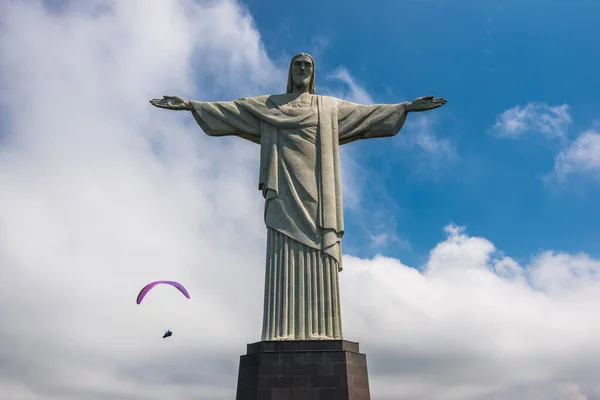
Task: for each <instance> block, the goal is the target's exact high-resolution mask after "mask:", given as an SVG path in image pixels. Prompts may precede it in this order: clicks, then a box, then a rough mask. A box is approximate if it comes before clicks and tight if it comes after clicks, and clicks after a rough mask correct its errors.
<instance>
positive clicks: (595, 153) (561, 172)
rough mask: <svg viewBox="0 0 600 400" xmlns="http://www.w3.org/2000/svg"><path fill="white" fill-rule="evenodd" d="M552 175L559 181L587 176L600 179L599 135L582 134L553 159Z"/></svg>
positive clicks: (587, 132) (591, 132) (596, 133)
mask: <svg viewBox="0 0 600 400" xmlns="http://www.w3.org/2000/svg"><path fill="white" fill-rule="evenodd" d="M554 174H555V176H556V177H557V178H558V179H559V180H564V179H566V178H567V177H568V176H570V175H580V174H589V175H591V176H593V177H595V178H596V179H598V178H599V177H600V133H598V132H596V131H594V130H588V131H585V132H583V133H582V134H581V135H579V137H577V138H576V139H575V140H574V141H573V142H572V143H571V144H570V145H569V146H568V147H566V148H565V149H564V150H563V151H561V152H560V153H559V154H558V155H557V156H556V159H555V163H554Z"/></svg>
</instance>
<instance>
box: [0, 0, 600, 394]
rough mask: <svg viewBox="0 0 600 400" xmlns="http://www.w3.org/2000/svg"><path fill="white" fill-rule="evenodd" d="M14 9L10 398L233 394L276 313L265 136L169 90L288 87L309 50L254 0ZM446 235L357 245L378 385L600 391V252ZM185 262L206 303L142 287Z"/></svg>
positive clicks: (8, 138)
mask: <svg viewBox="0 0 600 400" xmlns="http://www.w3.org/2000/svg"><path fill="white" fill-rule="evenodd" d="M4 4H5V6H4V7H3V13H2V14H1V15H0V25H1V29H2V36H0V79H1V85H0V87H1V89H0V104H1V107H2V115H3V116H4V115H6V116H7V119H3V120H2V122H1V124H2V125H1V130H2V132H3V134H2V136H0V277H1V279H0V319H1V320H2V324H1V325H0V337H1V340H0V398H2V399H8V400H13V399H26V400H45V399H77V400H87V399H124V400H125V399H126V400H133V399H161V400H162V399H165V398H178V399H194V398H203V399H215V400H216V399H230V398H232V397H233V396H234V393H235V385H236V382H237V368H238V361H239V355H240V354H242V353H244V351H245V344H246V343H247V342H252V341H255V340H258V339H259V335H260V325H261V316H262V285H263V277H264V265H263V264H264V248H265V238H264V226H263V221H262V218H261V215H262V207H263V204H262V199H261V197H260V194H259V193H258V191H257V190H256V180H257V175H258V154H259V153H258V147H257V146H256V145H254V144H252V143H249V142H245V141H243V140H240V139H237V138H211V137H207V136H205V135H203V134H202V132H201V131H200V129H199V128H198V127H197V126H196V124H195V122H194V121H193V119H192V118H191V117H190V116H189V114H186V113H175V112H171V111H165V110H160V109H156V108H153V107H151V106H150V105H149V104H148V100H149V99H150V98H152V97H158V96H160V95H162V94H177V95H181V96H183V97H193V98H195V99H198V100H211V99H230V98H232V97H233V98H235V97H239V96H248V95H252V94H262V93H270V92H281V91H283V90H284V88H285V74H286V68H287V65H278V64H276V63H274V62H273V61H271V58H269V56H268V55H267V54H266V52H265V51H264V49H263V46H262V44H261V41H260V34H259V32H258V31H257V30H256V28H255V26H254V24H253V22H252V18H251V16H250V15H249V14H248V12H247V11H246V10H245V9H244V8H243V7H242V6H240V5H239V4H238V3H235V2H233V1H213V0H211V1H195V2H192V1H183V0H182V1H168V2H167V1H158V0H153V1H151V0H143V1H142V0H139V1H126V2H125V1H116V0H114V1H108V0H105V1H100V0H98V1H94V2H70V3H68V7H64V8H62V9H58V10H57V9H52V10H50V9H48V8H46V7H45V4H46V3H42V2H8V3H6V2H5V3H4ZM30 27H35V29H30ZM446 234H447V237H446V238H445V239H444V240H443V241H442V242H441V243H439V244H438V245H437V246H436V247H435V248H434V249H433V250H432V251H431V254H430V256H429V260H428V262H427V263H426V265H424V266H423V268H422V271H418V270H417V269H415V268H409V267H408V266H406V265H404V264H402V263H401V262H400V261H399V260H394V259H389V258H385V257H381V256H380V257H376V258H375V259H372V260H364V259H358V258H353V257H347V259H346V268H345V270H344V272H343V273H342V278H341V279H342V295H343V299H342V301H343V313H344V317H343V320H344V324H345V334H346V337H347V338H348V339H349V340H359V341H361V343H362V350H363V351H365V352H366V353H367V355H368V360H369V372H370V377H371V388H372V395H373V398H381V399H383V400H385V399H399V398H412V399H419V398H420V399H439V398H445V399H452V398H462V399H465V398H472V399H483V398H501V397H500V396H504V398H524V396H525V397H526V398H536V397H535V396H537V398H541V397H540V396H542V395H543V394H544V393H566V394H564V395H562V396H563V397H556V396H557V395H556V394H553V395H554V396H555V398H560V399H568V398H576V397H573V396H580V397H581V396H587V397H586V398H588V399H591V398H594V397H593V396H597V393H598V388H597V384H595V383H594V382H595V381H594V379H595V377H596V375H595V374H592V372H594V371H597V370H598V367H599V366H598V360H599V359H600V354H599V350H598V344H597V337H598V334H599V333H600V332H599V326H598V318H597V315H598V311H599V310H598V304H600V302H599V301H598V300H600V299H598V296H599V295H598V293H600V290H598V289H599V288H598V274H597V270H598V260H594V259H591V258H589V257H588V256H586V255H569V254H561V253H555V252H545V253H541V254H539V255H537V256H536V257H534V258H533V259H532V261H531V263H530V264H529V265H527V266H522V265H519V264H518V263H517V262H516V261H515V260H513V259H511V258H510V257H507V256H504V255H502V254H499V253H498V252H497V251H496V249H495V247H494V246H493V244H492V243H491V242H489V241H488V240H486V239H484V238H481V237H470V236H468V235H467V234H466V231H465V230H464V229H461V228H458V227H454V226H450V227H448V228H447V232H446ZM374 237H377V233H374ZM377 240H383V239H377ZM163 278H168V279H174V280H180V281H183V282H185V283H186V286H187V288H188V289H189V290H190V293H191V295H192V298H191V299H189V300H188V299H185V298H184V297H183V296H181V295H180V294H179V293H178V292H177V291H176V290H174V289H173V288H169V287H159V288H156V289H155V292H154V295H152V296H148V297H147V298H146V299H145V300H144V303H143V304H142V305H140V306H138V305H136V304H135V301H134V299H135V296H136V295H137V292H138V291H139V289H140V287H141V286H142V285H143V284H145V283H147V282H148V281H151V280H154V279H163ZM167 328H170V329H172V330H173V332H174V335H173V337H172V338H170V339H168V340H162V339H161V338H160V337H161V336H162V333H163V329H167ZM555 388H560V390H561V391H555V390H554V389H555ZM530 394H531V396H530ZM486 396H487V397H486ZM492 396H495V397H492ZM510 396H513V397H510ZM559 396H560V395H559ZM567 396H572V397H567Z"/></svg>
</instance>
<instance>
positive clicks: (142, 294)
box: [136, 281, 190, 304]
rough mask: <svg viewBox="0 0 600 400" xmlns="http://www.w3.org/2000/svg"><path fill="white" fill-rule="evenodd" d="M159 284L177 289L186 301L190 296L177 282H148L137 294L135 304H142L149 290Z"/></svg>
mask: <svg viewBox="0 0 600 400" xmlns="http://www.w3.org/2000/svg"><path fill="white" fill-rule="evenodd" d="M161 284H165V285H171V286H175V287H176V288H177V289H179V291H180V292H181V293H183V295H184V296H185V297H187V298H188V299H189V298H190V294H189V293H188V291H187V290H186V289H185V288H184V287H183V285H182V284H181V283H179V282H174V281H154V282H150V283H149V284H147V285H146V286H144V288H143V289H142V290H140V293H139V294H138V297H137V300H136V303H137V304H140V303H141V302H142V300H144V297H146V295H147V294H148V292H149V291H150V290H152V288H153V287H154V286H156V285H161Z"/></svg>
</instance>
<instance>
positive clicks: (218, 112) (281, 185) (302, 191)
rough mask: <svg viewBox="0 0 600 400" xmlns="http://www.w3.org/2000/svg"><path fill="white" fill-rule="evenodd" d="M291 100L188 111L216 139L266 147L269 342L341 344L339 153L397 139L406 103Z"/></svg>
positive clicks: (262, 186)
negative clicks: (360, 143)
mask: <svg viewBox="0 0 600 400" xmlns="http://www.w3.org/2000/svg"><path fill="white" fill-rule="evenodd" d="M295 98H297V95H294V94H283V95H271V96H258V97H251V98H242V99H238V100H235V101H228V102H194V101H193V102H191V103H192V106H193V111H192V114H193V115H194V118H195V119H196V121H197V123H198V124H199V125H200V127H201V128H202V129H203V130H204V132H205V133H206V134H208V135H210V136H230V135H235V136H239V137H242V138H244V139H247V140H250V141H251V142H254V143H257V144H260V146H261V153H260V174H259V184H258V188H259V190H261V191H262V194H263V197H264V198H265V209H264V219H265V224H266V226H267V229H268V236H267V262H266V269H267V270H266V279H265V304H264V317H263V333H262V340H286V339H287V340H310V339H341V338H342V329H341V314H340V304H339V284H338V283H339V282H338V272H339V271H341V270H342V250H341V239H342V235H343V233H344V219H343V206H342V191H341V173H340V158H339V145H340V144H346V143H350V142H353V141H355V140H359V139H366V138H374V137H386V136H394V135H396V134H397V133H398V132H399V131H400V129H401V128H402V126H403V124H404V121H405V120H406V103H400V104H393V105H388V104H377V105H368V106H365V105H360V104H355V103H350V102H347V101H344V100H340V99H336V98H333V97H329V96H317V95H311V96H310V100H311V104H310V105H306V106H299V105H297V104H295V102H294V101H293V100H294V99H295Z"/></svg>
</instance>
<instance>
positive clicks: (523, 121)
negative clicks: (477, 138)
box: [492, 102, 572, 139]
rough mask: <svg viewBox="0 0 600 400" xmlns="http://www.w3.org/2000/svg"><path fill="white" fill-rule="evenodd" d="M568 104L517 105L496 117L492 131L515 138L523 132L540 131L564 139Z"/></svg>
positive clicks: (567, 126) (536, 103)
mask: <svg viewBox="0 0 600 400" xmlns="http://www.w3.org/2000/svg"><path fill="white" fill-rule="evenodd" d="M571 122H572V119H571V115H570V114H569V106H568V105H566V104H563V105H558V106H550V105H548V104H546V103H541V102H534V103H527V104H526V105H525V106H520V105H517V106H515V107H513V108H510V109H508V110H506V111H504V112H503V113H501V114H499V115H498V116H497V117H496V123H495V125H494V126H493V127H492V131H493V132H494V134H496V135H497V136H499V137H505V138H511V139H517V138H519V137H522V136H523V135H524V134H526V133H528V132H531V133H540V134H542V135H544V136H546V137H548V138H552V139H553V138H558V139H564V138H565V137H566V136H567V131H568V129H569V126H570V125H571Z"/></svg>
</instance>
